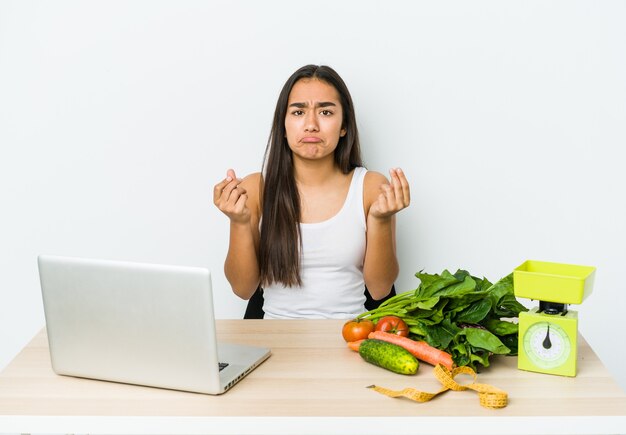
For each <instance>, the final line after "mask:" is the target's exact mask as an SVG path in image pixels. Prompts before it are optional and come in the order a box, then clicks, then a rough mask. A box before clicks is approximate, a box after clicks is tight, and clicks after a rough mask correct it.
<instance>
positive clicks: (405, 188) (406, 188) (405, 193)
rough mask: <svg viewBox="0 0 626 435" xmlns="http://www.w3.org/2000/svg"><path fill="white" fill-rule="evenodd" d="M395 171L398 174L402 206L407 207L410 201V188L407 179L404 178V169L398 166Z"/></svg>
mask: <svg viewBox="0 0 626 435" xmlns="http://www.w3.org/2000/svg"><path fill="white" fill-rule="evenodd" d="M396 173H397V175H398V180H400V185H401V186H402V197H403V199H404V206H405V207H408V206H409V204H410V203H411V188H410V187H409V181H408V180H407V179H406V175H405V174H404V171H403V170H402V169H400V168H397V169H396Z"/></svg>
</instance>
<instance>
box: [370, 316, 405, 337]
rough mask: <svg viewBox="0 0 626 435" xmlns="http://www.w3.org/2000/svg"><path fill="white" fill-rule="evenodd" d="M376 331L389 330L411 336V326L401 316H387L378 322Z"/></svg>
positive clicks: (391, 332)
mask: <svg viewBox="0 0 626 435" xmlns="http://www.w3.org/2000/svg"><path fill="white" fill-rule="evenodd" d="M376 331H383V332H389V333H390V334H396V335H401V336H402V337H408V336H409V327H408V326H407V324H406V323H405V322H404V320H402V319H401V318H400V317H397V316H385V317H383V318H381V319H380V320H379V321H378V322H377V323H376Z"/></svg>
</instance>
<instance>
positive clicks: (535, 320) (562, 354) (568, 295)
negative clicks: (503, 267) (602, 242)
mask: <svg viewBox="0 0 626 435" xmlns="http://www.w3.org/2000/svg"><path fill="white" fill-rule="evenodd" d="M595 270H596V268H595V267H591V266H578V265H573V264H563V263H550V262H546V261H534V260H528V261H526V262H524V263H523V264H521V265H520V266H518V267H517V268H515V269H514V270H513V285H514V289H515V296H516V297H520V298H527V299H531V300H536V301H539V307H535V308H532V309H531V310H529V311H527V312H521V313H520V314H519V343H518V344H519V350H518V359H517V367H518V368H519V369H521V370H528V371H531V372H539V373H547V374H553V375H561V376H576V361H577V350H578V312H577V311H572V310H569V309H568V308H567V306H568V305H570V304H580V303H582V301H583V300H584V299H585V298H586V297H587V296H589V294H591V291H592V288H593V280H594V276H595Z"/></svg>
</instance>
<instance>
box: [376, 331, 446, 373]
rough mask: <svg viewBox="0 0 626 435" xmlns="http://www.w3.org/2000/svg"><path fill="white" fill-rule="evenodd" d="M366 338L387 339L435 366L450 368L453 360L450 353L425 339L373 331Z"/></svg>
mask: <svg viewBox="0 0 626 435" xmlns="http://www.w3.org/2000/svg"><path fill="white" fill-rule="evenodd" d="M368 338H376V339H378V340H383V341H387V342H389V343H393V344H397V345H398V346H402V347H403V348H405V349H406V350H408V351H409V352H410V353H411V354H412V355H413V356H414V357H416V358H417V359H419V360H422V361H424V362H427V363H428V364H432V365H434V366H436V365H437V364H443V366H444V367H446V368H447V369H448V370H452V368H453V367H454V362H452V355H450V354H449V353H447V352H444V351H443V350H439V349H437V348H436V347H432V346H431V345H430V344H428V343H426V342H425V341H415V340H411V339H410V338H407V337H402V336H400V335H396V334H390V333H388V332H382V331H374V332H370V334H369V336H368Z"/></svg>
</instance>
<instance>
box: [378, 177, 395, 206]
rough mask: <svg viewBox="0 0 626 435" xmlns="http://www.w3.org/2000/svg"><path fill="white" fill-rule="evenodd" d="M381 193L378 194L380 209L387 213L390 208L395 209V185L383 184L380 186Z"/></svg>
mask: <svg viewBox="0 0 626 435" xmlns="http://www.w3.org/2000/svg"><path fill="white" fill-rule="evenodd" d="M380 190H381V193H380V195H379V196H378V201H379V203H380V206H381V208H380V210H381V211H383V212H385V213H387V212H389V210H393V209H394V208H395V202H396V201H395V194H394V190H393V187H391V186H390V185H389V184H382V185H381V186H380Z"/></svg>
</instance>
